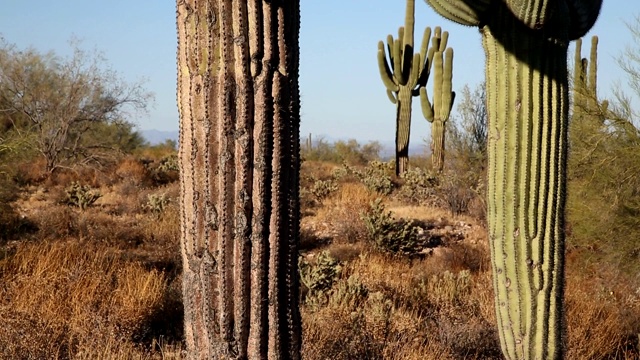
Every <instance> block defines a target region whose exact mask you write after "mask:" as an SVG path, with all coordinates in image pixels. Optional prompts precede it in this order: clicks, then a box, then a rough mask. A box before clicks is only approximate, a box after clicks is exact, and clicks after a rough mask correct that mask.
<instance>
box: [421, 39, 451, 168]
mask: <svg viewBox="0 0 640 360" xmlns="http://www.w3.org/2000/svg"><path fill="white" fill-rule="evenodd" d="M439 32H440V28H436V34H438V33H439ZM446 34H447V32H446V31H445V36H444V38H445V41H443V42H440V44H436V43H435V41H434V45H433V48H435V49H437V50H436V51H435V55H434V57H433V72H434V79H433V104H432V103H431V102H430V101H429V96H428V95H427V89H426V87H421V88H420V103H421V104H422V114H423V115H424V117H425V119H427V121H429V122H430V123H431V163H432V164H433V169H434V170H436V171H438V172H440V171H442V169H443V167H444V148H445V144H444V139H445V137H444V132H445V127H446V124H447V120H449V115H450V114H451V108H452V107H453V101H454V100H455V97H456V93H455V92H453V91H451V88H452V83H451V80H452V79H453V49H451V48H447V49H446V50H445V48H446V46H447V43H446V38H447V36H446ZM438 38H439V36H436V37H435V38H434V40H435V39H438ZM443 52H444V54H443ZM443 55H444V61H443Z"/></svg>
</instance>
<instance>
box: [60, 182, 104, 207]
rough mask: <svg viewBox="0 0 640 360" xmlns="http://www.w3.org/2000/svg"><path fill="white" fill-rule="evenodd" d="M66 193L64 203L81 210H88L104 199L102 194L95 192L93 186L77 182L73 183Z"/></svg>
mask: <svg viewBox="0 0 640 360" xmlns="http://www.w3.org/2000/svg"><path fill="white" fill-rule="evenodd" d="M64 191H65V193H66V198H65V200H64V203H65V204H67V205H71V206H76V207H79V208H80V209H81V210H86V209H87V208H88V207H89V206H91V205H93V203H95V202H96V201H97V200H98V199H100V198H101V197H102V194H100V193H99V192H98V191H96V190H93V189H92V188H91V186H89V185H81V184H80V183H78V182H75V181H74V182H72V183H71V185H69V186H68V187H67V188H66V189H65V190H64Z"/></svg>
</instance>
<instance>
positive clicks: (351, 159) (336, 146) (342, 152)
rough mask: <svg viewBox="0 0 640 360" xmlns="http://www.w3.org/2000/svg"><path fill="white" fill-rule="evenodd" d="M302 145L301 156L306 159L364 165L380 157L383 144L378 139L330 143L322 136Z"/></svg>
mask: <svg viewBox="0 0 640 360" xmlns="http://www.w3.org/2000/svg"><path fill="white" fill-rule="evenodd" d="M308 144H309V143H307V144H305V146H303V147H301V156H302V158H303V159H304V160H306V161H326V162H332V163H335V164H341V163H348V164H351V165H364V164H366V163H367V162H369V161H372V160H377V159H379V157H380V151H381V150H382V145H381V144H380V143H379V142H378V141H371V142H368V143H366V144H364V145H361V144H359V143H358V141H356V140H355V139H349V140H347V141H343V140H338V141H336V142H334V143H329V142H327V141H325V140H324V139H322V138H319V139H316V141H315V142H314V143H311V145H308Z"/></svg>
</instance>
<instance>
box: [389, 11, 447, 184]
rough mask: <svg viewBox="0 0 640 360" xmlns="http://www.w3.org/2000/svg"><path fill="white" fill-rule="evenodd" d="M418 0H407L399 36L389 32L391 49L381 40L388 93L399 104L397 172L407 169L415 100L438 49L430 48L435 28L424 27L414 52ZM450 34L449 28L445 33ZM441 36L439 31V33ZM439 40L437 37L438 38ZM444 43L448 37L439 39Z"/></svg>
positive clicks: (394, 102) (399, 173)
mask: <svg viewBox="0 0 640 360" xmlns="http://www.w3.org/2000/svg"><path fill="white" fill-rule="evenodd" d="M414 13H415V0H407V9H406V13H405V20H404V24H405V25H404V26H401V27H400V28H399V29H398V38H397V39H394V38H393V36H392V35H388V36H387V52H388V54H389V56H388V59H387V55H386V53H385V46H384V43H383V42H382V41H380V42H378V69H379V70H380V77H381V78H382V82H383V83H384V85H385V87H386V88H387V95H388V96H389V100H391V102H392V103H393V104H396V175H402V174H404V173H405V171H407V166H408V162H409V134H410V127H411V101H412V99H413V96H418V95H419V89H420V87H423V86H425V84H426V83H427V81H428V79H429V71H430V68H431V60H432V59H433V55H434V52H435V51H436V49H434V48H433V47H432V48H429V49H427V48H428V46H429V39H430V38H431V28H429V27H427V28H425V30H424V35H423V37H422V46H421V47H420V52H419V53H415V54H414V49H413V31H414V20H415V15H414ZM447 35H448V34H447V33H446V32H445V36H447ZM438 36H439V34H438ZM434 42H436V40H434ZM437 43H438V44H440V43H444V44H445V46H446V43H447V39H446V37H445V38H444V39H442V41H441V40H440V39H438V40H437Z"/></svg>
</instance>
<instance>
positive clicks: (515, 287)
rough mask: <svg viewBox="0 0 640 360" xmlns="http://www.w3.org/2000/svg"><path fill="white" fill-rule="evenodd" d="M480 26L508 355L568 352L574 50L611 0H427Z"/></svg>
mask: <svg viewBox="0 0 640 360" xmlns="http://www.w3.org/2000/svg"><path fill="white" fill-rule="evenodd" d="M427 2H428V3H429V5H431V7H432V8H433V9H434V10H436V12H438V13H439V14H440V15H442V16H444V17H446V18H448V19H449V20H452V21H455V22H457V23H460V24H463V25H468V26H479V27H480V31H481V33H482V42H483V45H484V49H485V53H486V84H487V110H488V115H489V134H488V136H489V141H488V156H489V164H488V175H489V179H488V189H487V194H488V199H487V221H488V230H489V241H490V248H491V260H492V267H493V278H494V289H495V308H496V313H497V322H498V333H499V335H500V343H501V347H502V352H503V354H504V356H505V358H507V359H532V360H533V359H561V358H562V357H563V354H564V344H563V332H564V320H563V317H564V315H563V297H564V249H565V245H564V238H565V234H564V213H565V210H564V209H565V191H566V163H567V145H568V144H567V129H568V117H569V116H568V115H569V111H568V110H569V104H568V98H569V94H568V92H569V90H568V70H567V48H568V45H569V41H570V40H572V39H577V38H579V37H581V36H583V35H584V34H585V33H586V32H587V31H588V30H589V29H590V28H591V27H592V26H593V24H594V23H595V21H596V19H597V17H598V14H599V11H600V7H601V5H602V0H556V1H547V0H427Z"/></svg>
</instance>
